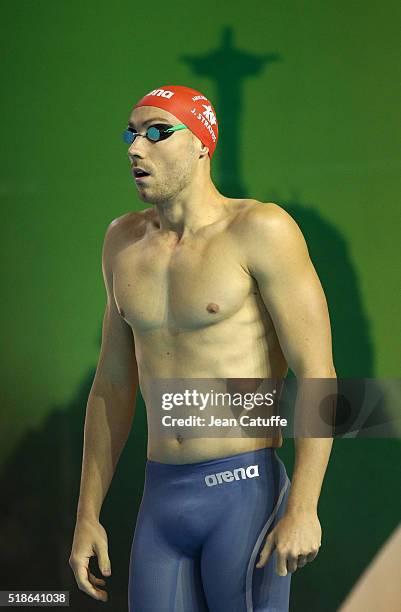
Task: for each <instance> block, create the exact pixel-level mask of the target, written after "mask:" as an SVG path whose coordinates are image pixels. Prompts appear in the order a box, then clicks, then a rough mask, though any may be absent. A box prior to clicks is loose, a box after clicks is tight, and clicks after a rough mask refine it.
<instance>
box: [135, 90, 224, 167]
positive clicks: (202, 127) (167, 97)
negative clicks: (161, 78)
mask: <svg viewBox="0 0 401 612" xmlns="http://www.w3.org/2000/svg"><path fill="white" fill-rule="evenodd" d="M138 106H157V107H158V108H162V109H164V110H166V111H168V112H169V113H171V114H172V115H174V116H175V117H177V119H179V120H180V121H181V122H182V123H184V124H185V125H186V126H187V127H188V128H189V129H190V130H191V132H193V133H194V134H195V136H197V137H198V138H199V140H200V141H201V142H202V143H203V144H204V145H206V146H207V147H209V157H210V159H212V157H213V153H214V150H215V148H216V145H217V139H218V137H219V128H218V124H217V119H216V113H215V111H214V108H213V106H212V103H211V102H210V100H208V99H207V98H205V96H204V95H202V94H201V93H200V92H199V91H196V89H191V88H190V87H184V86H183V85H164V86H163V87H159V88H158V89H153V90H152V91H150V92H149V93H148V94H146V96H144V97H143V98H142V99H141V100H139V102H138V103H137V104H135V106H134V108H137V107H138Z"/></svg>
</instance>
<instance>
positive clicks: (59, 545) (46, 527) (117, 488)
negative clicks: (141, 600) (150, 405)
mask: <svg viewBox="0 0 401 612" xmlns="http://www.w3.org/2000/svg"><path fill="white" fill-rule="evenodd" d="M93 377H94V371H93V372H91V373H89V374H88V375H87V377H86V379H85V380H84V381H83V382H82V385H81V386H80V388H79V389H78V390H77V393H76V395H75V397H74V398H73V399H72V400H71V402H70V403H69V404H68V405H66V406H63V407H61V408H60V407H55V408H54V410H53V412H52V413H51V414H50V416H49V418H48V419H47V420H46V421H45V423H44V424H43V426H42V427H41V428H40V429H37V430H35V431H31V432H30V433H28V434H27V435H26V436H25V438H24V439H23V440H22V442H21V444H20V445H19V447H18V448H17V449H16V451H15V452H14V453H13V454H12V455H11V457H10V459H9V460H8V462H7V464H6V466H5V468H4V471H3V473H2V475H1V477H0V486H1V491H2V503H1V509H0V542H1V546H0V567H1V580H0V587H1V589H2V590H6V589H15V590H17V589H18V590H28V589H42V590H53V589H58V590H69V591H70V607H71V609H72V610H74V611H75V610H79V611H82V612H84V611H85V612H86V611H88V610H92V609H93V610H98V609H99V605H101V606H102V609H103V608H105V609H109V610H113V611H115V610H121V611H123V610H126V609H127V581H128V563H129V553H130V545H131V539H132V536H133V529H134V526H135V521H136V514H137V511H138V508H139V503H140V499H141V495H142V489H143V480H144V465H145V461H146V439H147V428H146V416H145V411H144V406H143V402H142V401H141V398H139V399H138V402H137V410H136V414H135V418H134V426H133V430H132V433H131V436H130V438H129V440H128V442H127V445H126V447H125V451H124V452H123V454H122V456H121V459H120V463H119V466H118V469H117V472H116V475H115V478H114V479H113V483H112V485H111V488H110V491H109V496H108V497H107V498H106V501H105V503H104V505H103V510H102V515H101V522H102V524H103V525H104V526H105V528H106V531H107V532H108V535H109V553H110V559H111V564H112V572H113V575H112V577H111V578H109V579H108V580H107V582H108V585H109V586H108V593H109V602H108V603H107V604H103V603H100V602H97V601H95V600H92V599H91V598H90V597H89V596H88V595H85V594H84V593H82V592H81V591H79V590H78V588H77V586H76V583H75V579H74V576H73V574H72V571H71V569H70V567H69V565H68V558H69V555H70V551H71V544H72V536H73V531H74V526H75V516H76V508H77V500H78V494H79V482H80V472H81V457H82V443H83V427H84V419H85V407H86V402H87V399H88V395H89V391H90V388H91V385H92V381H93ZM91 567H92V568H93V569H94V570H95V575H98V576H100V572H99V570H98V568H97V566H95V564H93V565H92V564H91Z"/></svg>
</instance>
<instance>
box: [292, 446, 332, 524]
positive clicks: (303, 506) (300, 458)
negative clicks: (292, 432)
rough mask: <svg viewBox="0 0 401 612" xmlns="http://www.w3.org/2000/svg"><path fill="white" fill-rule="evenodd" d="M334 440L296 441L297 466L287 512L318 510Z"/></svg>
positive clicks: (295, 466)
mask: <svg viewBox="0 0 401 612" xmlns="http://www.w3.org/2000/svg"><path fill="white" fill-rule="evenodd" d="M332 445H333V438H298V439H296V440H295V465H294V471H293V475H292V479H291V489H290V494H289V497H288V504H287V512H292V511H298V510H317V505H318V501H319V495H320V491H321V488H322V483H323V478H324V475H325V472H326V468H327V464H328V461H329V457H330V452H331V447H332Z"/></svg>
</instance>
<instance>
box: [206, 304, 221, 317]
mask: <svg viewBox="0 0 401 612" xmlns="http://www.w3.org/2000/svg"><path fill="white" fill-rule="evenodd" d="M206 310H207V311H208V312H210V314H216V312H219V310H220V306H219V305H218V304H215V303H214V302H210V304H208V305H207V306H206Z"/></svg>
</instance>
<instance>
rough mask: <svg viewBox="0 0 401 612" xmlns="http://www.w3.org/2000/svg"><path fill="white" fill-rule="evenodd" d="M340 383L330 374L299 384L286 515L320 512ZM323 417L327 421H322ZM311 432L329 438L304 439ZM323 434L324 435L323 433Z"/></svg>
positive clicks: (301, 381) (302, 381)
mask: <svg viewBox="0 0 401 612" xmlns="http://www.w3.org/2000/svg"><path fill="white" fill-rule="evenodd" d="M336 391H337V380H336V376H335V373H333V372H327V373H326V378H320V379H319V378H316V379H312V378H308V379H306V380H298V393H297V401H296V406H295V419H296V421H297V422H298V423H299V429H298V431H299V432H300V433H299V436H298V435H296V436H295V439H294V443H295V464H294V470H293V474H292V483H291V490H290V494H289V498H288V505H287V511H288V512H292V511H298V510H315V511H316V510H317V506H318V502H319V496H320V491H321V488H322V484H323V479H324V475H325V473H326V469H327V465H328V462H329V457H330V453H331V449H332V446H333V438H332V437H329V435H330V432H331V431H332V433H334V430H333V428H332V427H331V425H333V426H334V418H335V398H336ZM322 417H323V418H324V421H322ZM308 430H310V431H312V432H315V433H314V435H315V436H318V435H319V432H322V433H321V434H320V435H326V437H303V436H302V432H303V431H304V432H307V431H308ZM323 432H324V433H323Z"/></svg>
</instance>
